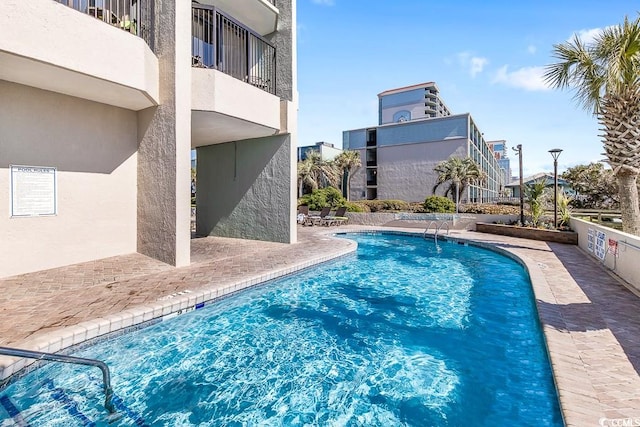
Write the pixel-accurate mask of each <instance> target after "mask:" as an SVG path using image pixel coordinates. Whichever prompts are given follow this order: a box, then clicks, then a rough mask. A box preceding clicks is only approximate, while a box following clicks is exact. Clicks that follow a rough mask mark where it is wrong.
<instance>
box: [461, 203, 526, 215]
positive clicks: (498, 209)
mask: <svg viewBox="0 0 640 427" xmlns="http://www.w3.org/2000/svg"><path fill="white" fill-rule="evenodd" d="M459 209H460V212H462V213H467V214H478V215H480V214H485V215H520V206H512V205H503V204H495V205H494V204H492V203H485V204H464V205H460V206H459Z"/></svg>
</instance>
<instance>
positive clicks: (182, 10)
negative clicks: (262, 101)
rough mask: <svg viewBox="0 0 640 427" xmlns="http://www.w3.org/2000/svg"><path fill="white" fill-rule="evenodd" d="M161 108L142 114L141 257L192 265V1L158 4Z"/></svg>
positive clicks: (156, 43)
mask: <svg viewBox="0 0 640 427" xmlns="http://www.w3.org/2000/svg"><path fill="white" fill-rule="evenodd" d="M153 17H154V27H153V36H152V38H153V40H152V45H153V46H152V48H153V50H154V53H155V54H156V56H157V57H158V60H159V71H160V105H159V106H158V107H153V108H149V109H146V110H143V111H141V112H139V113H138V141H139V148H138V221H137V228H138V230H137V234H138V239H137V248H138V252H140V253H142V254H144V255H147V256H150V257H152V258H155V259H158V260H160V261H163V262H166V263H168V264H171V265H175V266H184V265H188V264H189V262H190V238H191V234H190V221H191V208H190V205H191V203H190V196H191V192H190V191H191V190H190V182H191V175H190V169H191V164H190V148H191V2H188V1H178V0H155V2H154V11H153Z"/></svg>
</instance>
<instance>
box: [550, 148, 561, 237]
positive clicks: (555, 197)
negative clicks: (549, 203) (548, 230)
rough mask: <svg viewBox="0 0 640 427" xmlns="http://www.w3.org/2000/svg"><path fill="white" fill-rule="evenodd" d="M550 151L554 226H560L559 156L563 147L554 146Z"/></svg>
mask: <svg viewBox="0 0 640 427" xmlns="http://www.w3.org/2000/svg"><path fill="white" fill-rule="evenodd" d="M549 153H551V157H553V228H558V157H560V153H562V149H560V148H554V149H552V150H549Z"/></svg>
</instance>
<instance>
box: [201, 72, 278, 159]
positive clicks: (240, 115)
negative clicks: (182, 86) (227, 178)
mask: <svg viewBox="0 0 640 427" xmlns="http://www.w3.org/2000/svg"><path fill="white" fill-rule="evenodd" d="M191 84H192V96H191V146H192V147H194V148H195V147H201V146H205V145H212V144H220V143H224V142H231V141H241V140H244V139H252V138H262V137H265V136H271V135H275V134H277V133H280V132H285V131H286V117H284V114H285V113H284V112H281V109H282V108H281V101H280V98H279V97H277V96H275V95H272V94H270V93H268V92H265V91H264V90H262V89H259V88H256V87H254V86H252V85H250V84H248V83H244V82H243V81H241V80H238V79H236V78H234V77H231V76H229V75H227V74H224V73H222V72H220V71H218V70H213V69H205V68H193V69H192V80H191Z"/></svg>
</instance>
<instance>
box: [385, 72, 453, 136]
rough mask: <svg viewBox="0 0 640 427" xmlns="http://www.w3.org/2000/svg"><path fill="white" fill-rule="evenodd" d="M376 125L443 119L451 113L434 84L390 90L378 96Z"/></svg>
mask: <svg viewBox="0 0 640 427" xmlns="http://www.w3.org/2000/svg"><path fill="white" fill-rule="evenodd" d="M378 113H379V114H378V115H379V117H378V124H379V125H386V124H388V123H401V122H407V121H410V120H417V119H425V118H434V117H444V116H449V115H451V112H450V111H449V109H448V108H447V106H446V105H445V104H444V102H443V101H442V99H440V91H439V90H438V87H437V86H436V84H435V83H434V82H428V83H421V84H417V85H413V86H407V87H401V88H398V89H391V90H387V91H384V92H382V93H380V94H378Z"/></svg>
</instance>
